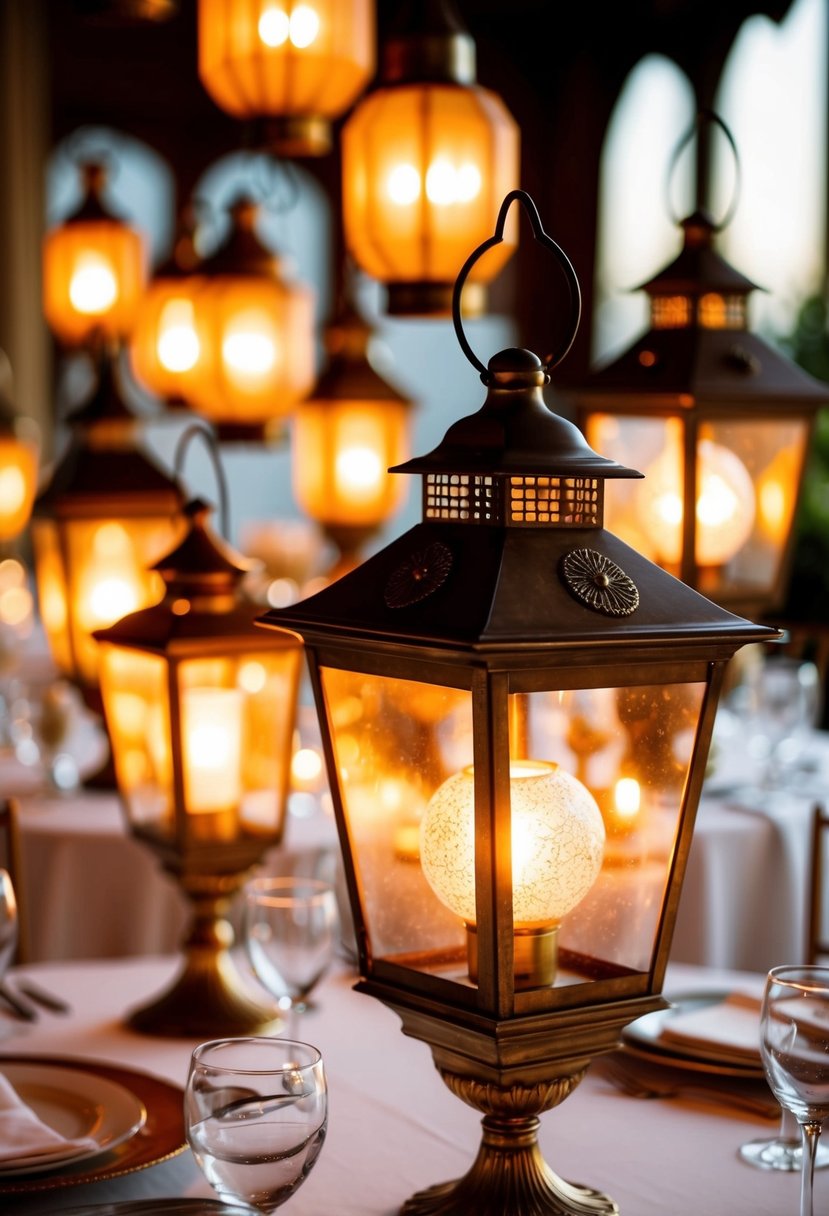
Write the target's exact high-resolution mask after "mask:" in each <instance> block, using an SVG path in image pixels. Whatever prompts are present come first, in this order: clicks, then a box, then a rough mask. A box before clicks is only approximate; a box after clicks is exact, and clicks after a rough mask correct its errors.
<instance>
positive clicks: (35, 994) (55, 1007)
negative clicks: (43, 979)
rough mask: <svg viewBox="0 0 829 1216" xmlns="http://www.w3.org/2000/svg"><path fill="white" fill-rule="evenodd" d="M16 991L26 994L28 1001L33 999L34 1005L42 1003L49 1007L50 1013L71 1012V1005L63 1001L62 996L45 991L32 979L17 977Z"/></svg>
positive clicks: (45, 1007)
mask: <svg viewBox="0 0 829 1216" xmlns="http://www.w3.org/2000/svg"><path fill="white" fill-rule="evenodd" d="M15 983H16V985H17V991H18V992H21V993H22V994H23V996H27V997H28V998H29V1000H30V1001H34V1003H35V1004H36V1005H42V1007H43V1008H44V1009H49V1010H50V1011H51V1012H52V1013H71V1012H72V1006H71V1005H70V1004H69V1003H68V1001H65V1000H64V999H63V997H60V996H56V995H55V994H54V992H47V991H46V989H45V988H41V987H40V985H39V984H35V983H34V981H33V980H29V979H17V980H15Z"/></svg>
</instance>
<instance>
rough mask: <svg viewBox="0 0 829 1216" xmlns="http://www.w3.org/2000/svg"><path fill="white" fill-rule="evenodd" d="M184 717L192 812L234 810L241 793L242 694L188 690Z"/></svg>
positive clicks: (187, 790) (186, 773)
mask: <svg viewBox="0 0 829 1216" xmlns="http://www.w3.org/2000/svg"><path fill="white" fill-rule="evenodd" d="M181 712H182V737H183V740H184V781H185V801H186V804H187V810H188V813H189V814H191V815H209V814H218V813H220V812H222V811H229V810H233V809H234V808H236V807H238V805H239V798H240V794H241V779H240V771H239V766H240V763H241V751H242V696H241V693H240V692H239V691H238V689H235V688H187V689H185V690H183V693H182V699H181Z"/></svg>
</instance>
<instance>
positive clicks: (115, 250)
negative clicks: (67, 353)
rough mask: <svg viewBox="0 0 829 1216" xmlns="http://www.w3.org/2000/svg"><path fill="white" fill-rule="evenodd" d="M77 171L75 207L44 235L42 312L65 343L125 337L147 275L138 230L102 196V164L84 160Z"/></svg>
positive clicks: (79, 343)
mask: <svg viewBox="0 0 829 1216" xmlns="http://www.w3.org/2000/svg"><path fill="white" fill-rule="evenodd" d="M80 172H81V174H82V177H83V188H84V197H83V200H82V201H81V204H80V206H79V207H78V209H77V210H76V211H75V212H73V214H72V215H70V216H69V217H68V218H67V219H65V220H64V221H63V222H62V223H61V224H58V225H57V226H56V227H55V228H52V229H51V230H50V231H48V232H47V233H46V235H45V236H44V238H43V311H44V315H45V317H46V321H47V323H48V324H49V326H50V328H51V330H52V332H53V333H54V334H55V336H56V337H57V338H58V340H59V341H60V342H61V343H63V345H65V346H68V347H75V346H85V345H91V344H94V343H96V342H100V341H105V340H107V339H124V338H126V337H127V336H128V335H129V333H130V332H131V331H132V328H133V326H134V324H135V319H136V315H137V312H138V305H139V301H140V299H141V294H142V292H143V290H144V286H145V283H146V278H147V263H146V249H145V245H144V238H143V236H142V234H141V233H140V232H139V231H138V230H137V229H136V228H134V227H132V226H131V225H130V224H128V223H127V222H126V221H125V220H123V219H121V218H120V217H119V216H118V215H116V214H115V213H114V212H113V211H112V210H111V209H110V208H109V207H108V206H107V204H106V202H105V200H104V191H105V188H106V169H105V167H104V165H103V164H102V163H100V162H99V161H87V162H85V163H83V164H82V165H81V166H80Z"/></svg>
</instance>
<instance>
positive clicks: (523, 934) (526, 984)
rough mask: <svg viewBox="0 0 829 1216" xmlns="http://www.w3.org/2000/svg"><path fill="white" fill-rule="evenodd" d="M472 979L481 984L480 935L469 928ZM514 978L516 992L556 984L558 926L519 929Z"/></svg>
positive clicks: (467, 937) (468, 953) (514, 955)
mask: <svg viewBox="0 0 829 1216" xmlns="http://www.w3.org/2000/svg"><path fill="white" fill-rule="evenodd" d="M466 954H467V958H468V960H469V978H470V979H471V980H472V982H473V984H474V983H477V981H478V933H477V930H476V928H475V926H474V925H467V926H466ZM512 957H513V966H512V970H513V976H514V979H515V987H516V990H518V989H523V988H546V987H547V986H548V985H550V984H552V983H554V981H555V978H556V970H557V969H558V925H551V926H550V927H549V928H544V929H516V931H515V936H514V938H513V955H512Z"/></svg>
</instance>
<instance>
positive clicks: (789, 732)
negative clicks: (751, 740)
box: [754, 655, 820, 790]
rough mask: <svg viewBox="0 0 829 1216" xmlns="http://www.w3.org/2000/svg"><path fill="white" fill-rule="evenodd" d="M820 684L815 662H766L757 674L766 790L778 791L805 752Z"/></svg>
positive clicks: (781, 657) (758, 723) (758, 733)
mask: <svg viewBox="0 0 829 1216" xmlns="http://www.w3.org/2000/svg"><path fill="white" fill-rule="evenodd" d="M819 683H820V677H819V674H818V669H817V667H816V666H815V664H814V663H812V662H809V661H806V660H800V659H794V658H791V657H789V656H786V655H777V656H774V657H772V658H768V659H766V661H765V662H764V663H763V665H762V667H761V668H760V670H759V672H758V673H757V676H756V682H755V688H754V724H755V731H756V738H757V742H758V743H762V745H763V746H764V748H765V757H764V760H765V768H764V770H763V774H762V777H761V787H762V788H764V789H767V790H775V789H778V788H779V786H780V783H781V779H782V777H783V774H784V773H785V771H786V769H787V767H789V766H790V765H791V764H793V763H795V762H796V761H797V759H798V757H799V755H800V753H801V752H802V749H803V747H804V745H805V742H806V739H807V737H808V732H809V730H811V729H812V727H813V726H814V724H815V720H816V718H817V713H818V703H819Z"/></svg>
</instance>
